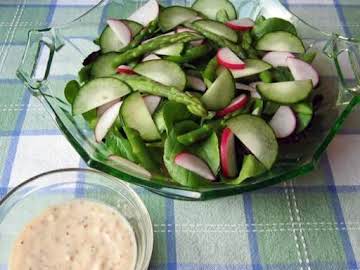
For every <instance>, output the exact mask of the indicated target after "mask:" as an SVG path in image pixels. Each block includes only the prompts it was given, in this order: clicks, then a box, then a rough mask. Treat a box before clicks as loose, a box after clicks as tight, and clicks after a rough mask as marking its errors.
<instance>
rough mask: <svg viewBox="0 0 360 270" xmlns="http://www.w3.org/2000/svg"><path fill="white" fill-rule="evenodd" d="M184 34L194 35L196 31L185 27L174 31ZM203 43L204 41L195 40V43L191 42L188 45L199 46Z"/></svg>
mask: <svg viewBox="0 0 360 270" xmlns="http://www.w3.org/2000/svg"><path fill="white" fill-rule="evenodd" d="M184 32H192V33H196V31H194V30H192V29H190V28H186V27H178V28H177V29H176V33H184ZM203 43H204V39H200V40H195V41H191V42H190V44H191V45H193V46H195V47H196V46H200V45H202V44H203Z"/></svg>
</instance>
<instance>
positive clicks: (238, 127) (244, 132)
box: [226, 114, 279, 170]
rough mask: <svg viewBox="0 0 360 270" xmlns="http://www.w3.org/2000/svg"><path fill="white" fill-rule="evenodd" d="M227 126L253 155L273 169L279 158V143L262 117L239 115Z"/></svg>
mask: <svg viewBox="0 0 360 270" xmlns="http://www.w3.org/2000/svg"><path fill="white" fill-rule="evenodd" d="M226 125H227V126H228V127H229V128H230V129H231V130H232V132H233V133H234V134H235V135H236V137H237V138H238V139H239V140H240V141H241V142H242V143H243V144H244V145H245V146H246V147H247V149H249V150H250V151H251V153H252V154H253V155H254V156H255V157H256V158H257V159H258V160H259V161H260V162H261V163H262V164H263V165H264V166H265V167H266V168H267V169H269V170H270V169H271V167H272V166H273V165H274V163H275V161H276V159H277V156H278V149H279V146H278V143H277V140H276V137H275V134H274V131H273V130H272V128H271V127H270V126H269V125H268V124H267V123H266V122H265V121H264V120H263V119H261V118H260V117H257V116H253V115H247V114H243V115H239V116H237V117H235V118H232V119H230V120H228V121H227V123H226Z"/></svg>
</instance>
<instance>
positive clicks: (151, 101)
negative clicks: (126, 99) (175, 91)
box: [144, 95, 161, 114]
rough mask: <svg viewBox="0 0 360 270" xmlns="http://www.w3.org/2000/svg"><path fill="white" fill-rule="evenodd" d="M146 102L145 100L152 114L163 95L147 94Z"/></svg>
mask: <svg viewBox="0 0 360 270" xmlns="http://www.w3.org/2000/svg"><path fill="white" fill-rule="evenodd" d="M144 102H145V104H146V107H147V108H148V110H149V112H150V114H153V113H154V112H155V111H156V109H157V107H158V106H159V104H160V102H161V97H159V96H151V95H150V96H145V97H144Z"/></svg>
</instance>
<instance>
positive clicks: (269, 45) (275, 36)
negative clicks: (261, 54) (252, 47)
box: [256, 31, 305, 53]
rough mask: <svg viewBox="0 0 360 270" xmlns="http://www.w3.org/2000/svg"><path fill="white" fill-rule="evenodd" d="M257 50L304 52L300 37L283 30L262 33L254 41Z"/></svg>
mask: <svg viewBox="0 0 360 270" xmlns="http://www.w3.org/2000/svg"><path fill="white" fill-rule="evenodd" d="M256 49H257V50H259V51H273V52H291V53H304V52H305V47H304V44H303V42H302V41H301V39H299V38H298V37H297V36H295V35H293V34H291V33H289V32H284V31H278V32H271V33H268V34H266V35H264V36H263V37H262V38H261V39H259V40H258V42H257V43H256Z"/></svg>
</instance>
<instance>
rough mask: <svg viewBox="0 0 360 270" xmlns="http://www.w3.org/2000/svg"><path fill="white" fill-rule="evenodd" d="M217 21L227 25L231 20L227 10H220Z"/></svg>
mask: <svg viewBox="0 0 360 270" xmlns="http://www.w3.org/2000/svg"><path fill="white" fill-rule="evenodd" d="M216 20H217V21H219V22H221V23H226V22H228V21H230V20H229V16H228V14H227V12H226V10H225V9H220V10H219V11H218V12H217V13H216Z"/></svg>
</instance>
